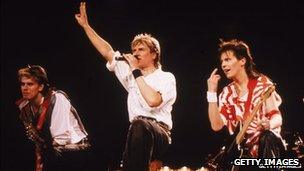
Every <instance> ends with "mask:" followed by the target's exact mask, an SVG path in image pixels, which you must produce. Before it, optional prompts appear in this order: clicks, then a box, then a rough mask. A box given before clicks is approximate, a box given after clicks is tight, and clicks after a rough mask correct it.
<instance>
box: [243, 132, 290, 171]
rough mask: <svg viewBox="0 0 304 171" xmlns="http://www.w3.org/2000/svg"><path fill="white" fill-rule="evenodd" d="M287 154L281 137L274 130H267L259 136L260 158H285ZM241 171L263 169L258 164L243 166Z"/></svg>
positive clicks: (276, 170)
mask: <svg viewBox="0 0 304 171" xmlns="http://www.w3.org/2000/svg"><path fill="white" fill-rule="evenodd" d="M285 155H286V151H285V147H284V145H283V142H282V140H281V139H280V138H278V137H277V136H276V135H275V134H274V133H273V132H271V131H269V130H265V131H263V132H262V133H261V135H260V137H259V148H258V158H284V157H285ZM239 170H240V171H247V170H250V171H251V170H252V171H255V170H261V169H259V168H258V166H242V167H240V168H239ZM262 170H264V171H280V170H282V169H262Z"/></svg>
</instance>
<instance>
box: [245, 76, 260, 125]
mask: <svg viewBox="0 0 304 171" xmlns="http://www.w3.org/2000/svg"><path fill="white" fill-rule="evenodd" d="M257 83H258V80H257V79H250V80H249V82H248V84H247V88H248V96H247V101H246V102H245V112H244V116H243V121H245V120H246V119H247V117H248V116H249V114H250V106H251V100H252V95H253V90H254V89H255V87H256V85H257Z"/></svg>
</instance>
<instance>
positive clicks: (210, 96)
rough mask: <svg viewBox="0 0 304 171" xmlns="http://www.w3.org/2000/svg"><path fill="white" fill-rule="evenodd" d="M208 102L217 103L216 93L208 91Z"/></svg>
mask: <svg viewBox="0 0 304 171" xmlns="http://www.w3.org/2000/svg"><path fill="white" fill-rule="evenodd" d="M207 101H208V102H209V103H215V102H217V94H216V92H210V91H207Z"/></svg>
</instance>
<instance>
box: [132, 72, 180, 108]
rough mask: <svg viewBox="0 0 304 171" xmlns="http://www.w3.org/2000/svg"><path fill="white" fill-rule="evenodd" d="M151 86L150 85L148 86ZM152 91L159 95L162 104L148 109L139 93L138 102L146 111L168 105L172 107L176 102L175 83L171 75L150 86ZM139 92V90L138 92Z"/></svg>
mask: <svg viewBox="0 0 304 171" xmlns="http://www.w3.org/2000/svg"><path fill="white" fill-rule="evenodd" d="M150 86H151V85H150ZM152 88H153V89H154V90H156V91H157V92H159V93H160V95H161V97H162V103H161V104H160V105H159V106H157V107H150V106H149V105H148V104H147V102H146V101H145V99H144V98H143V97H142V95H141V93H140V92H139V95H140V96H139V102H140V103H141V105H142V106H143V107H144V108H145V109H146V110H148V111H150V110H153V109H161V108H162V107H163V106H165V105H167V104H169V105H173V103H174V102H175V100H176V94H177V93H176V81H175V77H174V75H173V74H171V73H170V74H168V75H166V76H165V77H163V79H162V80H161V81H159V82H158V83H157V84H156V85H154V86H152ZM138 91H139V90H138Z"/></svg>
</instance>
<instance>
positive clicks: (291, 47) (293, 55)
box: [1, 0, 304, 170]
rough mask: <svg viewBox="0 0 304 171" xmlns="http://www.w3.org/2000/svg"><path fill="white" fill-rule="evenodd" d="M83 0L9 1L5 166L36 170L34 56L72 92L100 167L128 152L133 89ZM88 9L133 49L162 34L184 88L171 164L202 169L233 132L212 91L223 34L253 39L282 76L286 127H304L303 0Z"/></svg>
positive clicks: (106, 0)
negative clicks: (29, 110) (221, 118)
mask: <svg viewBox="0 0 304 171" xmlns="http://www.w3.org/2000/svg"><path fill="white" fill-rule="evenodd" d="M79 2H80V1H75V0H74V1H56V0H53V1H37V2H35V1H20V2H18V1H16V0H5V1H1V168H2V169H1V170H31V162H32V157H33V156H32V154H31V150H32V149H31V144H30V143H29V142H28V140H27V139H26V137H25V135H24V131H23V128H22V125H21V123H20V121H19V120H18V114H19V113H18V110H17V108H16V106H15V105H14V102H15V101H16V100H17V99H18V97H20V93H19V87H18V86H19V85H18V81H17V79H16V71H17V69H18V68H20V67H24V66H26V65H27V64H39V65H42V66H44V67H45V68H46V69H47V72H48V75H49V79H50V81H51V83H52V84H53V85H54V86H56V87H57V88H58V89H61V90H64V91H66V92H67V93H68V94H69V95H70V97H71V99H72V102H73V104H74V105H75V106H76V108H77V109H78V111H79V112H80V113H81V117H82V119H83V122H84V124H85V125H86V128H87V131H88V133H89V136H90V139H91V141H92V144H93V154H92V159H91V161H92V163H91V166H92V168H94V169H93V170H106V168H107V167H108V166H113V165H116V163H118V162H119V160H120V158H121V154H122V151H123V146H124V141H125V136H126V131H127V127H128V116H127V113H126V111H127V107H126V97H127V96H126V95H127V94H126V92H125V90H124V89H123V87H122V86H121V85H120V84H119V82H118V80H117V79H116V78H115V76H114V75H113V73H110V72H108V71H107V69H106V68H105V62H104V61H103V60H101V59H100V55H99V53H98V52H97V51H96V50H95V49H94V47H93V46H92V45H91V44H90V43H89V40H88V39H87V37H86V36H85V34H84V32H83V30H82V29H81V28H80V27H79V26H78V24H77V23H76V20H75V19H74V14H75V13H76V12H77V11H78V6H79ZM87 11H88V16H89V21H90V23H91V25H92V27H93V28H94V29H95V30H96V31H97V32H98V33H99V34H100V35H101V36H103V37H104V38H105V39H106V40H108V42H109V43H110V44H111V45H112V47H113V48H114V49H115V50H120V51H121V52H130V50H129V46H130V42H131V40H132V38H133V37H134V35H136V34H138V33H144V32H146V33H150V34H152V35H154V36H155V37H156V38H157V39H158V40H159V41H160V44H161V48H162V59H161V62H162V64H163V69H164V70H167V71H170V72H172V73H174V74H175V76H176V81H177V92H178V97H177V101H176V103H175V105H174V110H173V112H172V117H173V121H174V128H173V144H172V146H171V147H170V149H169V151H168V153H167V154H166V157H165V161H164V162H165V164H167V165H169V166H171V167H175V168H179V167H181V166H188V167H192V168H199V167H201V166H204V164H205V163H204V162H205V159H204V158H205V157H207V155H208V154H210V153H215V152H216V150H218V148H219V147H220V145H221V143H222V139H223V137H224V136H225V133H224V132H220V133H218V134H217V133H214V132H213V131H212V130H211V128H210V124H209V121H208V116H207V103H206V99H205V95H206V80H207V78H208V76H209V74H210V72H211V71H212V70H213V69H214V68H215V67H217V66H218V59H217V57H216V55H217V44H218V43H219V39H220V38H223V39H231V38H239V39H242V40H244V41H246V42H247V43H248V44H249V45H250V46H251V50H252V53H253V56H254V60H255V62H256V64H257V68H258V70H259V71H261V72H263V73H265V74H266V75H268V76H270V77H271V78H272V79H273V81H274V82H276V83H277V91H278V92H279V94H280V95H281V96H282V98H283V103H282V105H281V111H282V113H283V118H284V123H283V133H284V134H286V135H290V134H293V133H295V132H300V133H302V132H303V128H302V126H301V124H302V123H303V114H304V112H303V111H304V110H303V98H304V89H303V88H304V86H303V64H302V62H300V61H302V60H303V59H302V58H303V27H302V28H301V26H302V25H303V21H304V20H303V19H304V17H303V16H304V9H303V6H301V5H300V3H299V2H296V1H286V2H277V1H273V2H270V1H268V2H266V1H265V2H263V3H262V2H260V3H257V2H254V1H252V2H245V1H244V2H232V1H215V2H214V1H202V2H201V1H181V2H174V1H171V2H170V1H160V0H159V1H157V0H156V1H135V0H134V1H124V0H103V1H97V0H95V1H93V0H91V1H87ZM225 83H227V80H225V79H222V81H221V87H222V86H223V85H224V84H225Z"/></svg>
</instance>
